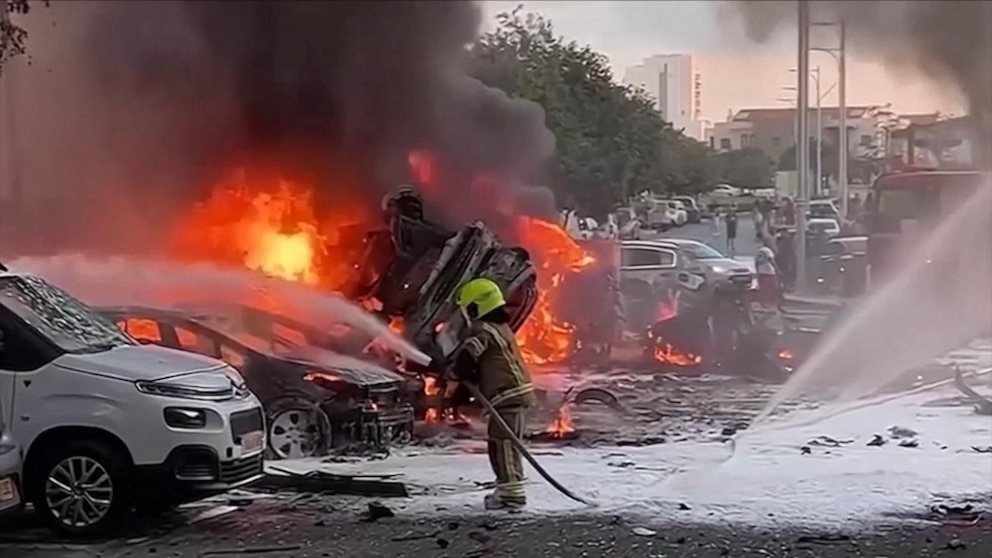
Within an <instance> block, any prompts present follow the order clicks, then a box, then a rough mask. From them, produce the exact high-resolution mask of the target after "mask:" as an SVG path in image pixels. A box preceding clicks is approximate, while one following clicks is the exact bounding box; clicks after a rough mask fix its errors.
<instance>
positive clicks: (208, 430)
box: [0, 266, 265, 535]
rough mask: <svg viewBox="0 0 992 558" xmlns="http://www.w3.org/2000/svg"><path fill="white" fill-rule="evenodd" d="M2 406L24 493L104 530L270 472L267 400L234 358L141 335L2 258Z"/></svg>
mask: <svg viewBox="0 0 992 558" xmlns="http://www.w3.org/2000/svg"><path fill="white" fill-rule="evenodd" d="M0 409H3V411H4V412H5V416H4V417H3V418H4V420H3V421H0V424H4V423H5V424H6V425H7V430H8V432H9V435H10V436H12V438H10V439H11V440H17V442H18V443H19V444H20V447H21V453H23V457H22V459H21V462H22V463H23V472H22V474H21V475H20V479H21V488H23V491H24V494H23V496H24V499H25V500H26V501H30V502H32V503H33V504H34V508H35V510H36V511H37V512H38V513H39V514H41V516H42V518H43V519H44V520H45V521H46V522H47V523H48V524H49V525H50V526H51V527H52V528H54V529H56V530H59V531H62V532H65V533H67V534H72V535H90V534H96V533H99V532H101V531H105V530H106V529H107V528H110V527H112V526H113V525H114V524H115V522H117V521H119V519H120V518H121V516H122V515H123V514H125V513H127V512H130V511H131V510H133V509H148V510H155V509H161V508H167V507H169V506H171V505H174V504H177V503H181V502H183V501H189V500H195V499H198V498H201V497H203V496H206V495H210V494H215V493H218V492H223V491H226V490H229V489H231V488H234V487H238V486H243V485H246V484H249V483H251V482H253V481H255V480H257V479H259V478H260V477H261V476H262V469H263V463H262V450H263V448H264V447H265V438H264V432H265V427H264V424H263V418H262V416H263V415H262V406H261V404H260V403H259V401H258V399H257V398H256V397H255V396H254V395H253V394H252V393H250V392H249V391H248V390H247V389H246V388H245V387H244V381H243V380H242V378H241V376H240V375H239V374H238V373H237V372H236V371H235V370H234V369H232V368H231V367H230V366H228V365H226V364H224V363H222V362H220V361H217V360H214V359H211V358H207V357H203V356H199V355H195V354H191V353H185V352H179V351H174V350H171V349H166V348H162V347H156V346H150V345H141V344H139V343H138V342H137V341H135V340H134V339H132V338H131V337H129V336H127V335H126V334H124V333H122V332H121V331H120V330H118V329H117V328H116V327H114V324H112V323H110V322H109V321H107V320H106V319H105V318H103V317H102V316H100V315H98V314H96V313H95V312H93V311H91V310H90V309H89V308H87V307H86V306H85V305H84V304H83V303H81V302H79V301H78V300H76V299H75V298H73V297H72V296H70V295H69V294H67V293H66V292H64V291H62V290H61V289H59V288H57V287H55V286H53V285H51V284H49V283H47V282H45V281H44V280H43V279H41V278H39V277H35V276H32V275H28V274H22V273H13V272H10V271H7V270H5V269H4V268H2V266H0Z"/></svg>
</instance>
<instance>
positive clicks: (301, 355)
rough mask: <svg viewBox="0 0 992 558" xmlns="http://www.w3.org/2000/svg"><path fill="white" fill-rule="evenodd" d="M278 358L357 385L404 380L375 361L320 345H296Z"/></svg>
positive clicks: (392, 382)
mask: <svg viewBox="0 0 992 558" xmlns="http://www.w3.org/2000/svg"><path fill="white" fill-rule="evenodd" d="M279 358H280V359H282V360H284V361H286V362H289V363H292V364H297V365H300V366H304V367H307V368H314V369H318V370H324V371H327V372H331V373H333V374H334V375H335V376H338V377H340V378H341V379H342V380H344V381H346V382H348V383H351V384H355V385H359V386H372V385H377V384H395V383H398V382H403V381H404V380H405V378H404V377H403V376H401V375H399V374H397V373H396V372H393V371H391V370H387V369H385V368H383V367H381V366H379V365H377V364H375V363H372V362H367V361H364V360H360V359H357V358H354V357H349V356H346V355H342V354H338V353H334V352H331V351H328V350H326V349H321V348H320V347H297V348H295V349H293V350H292V351H290V352H286V353H282V354H280V355H279Z"/></svg>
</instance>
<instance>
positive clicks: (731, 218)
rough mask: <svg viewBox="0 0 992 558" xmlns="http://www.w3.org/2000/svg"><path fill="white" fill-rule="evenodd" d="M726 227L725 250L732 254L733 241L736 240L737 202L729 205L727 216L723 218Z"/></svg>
mask: <svg viewBox="0 0 992 558" xmlns="http://www.w3.org/2000/svg"><path fill="white" fill-rule="evenodd" d="M724 222H725V223H726V227H725V228H726V229H727V252H728V253H730V255H731V256H733V255H734V250H735V245H734V244H735V241H736V240H737V204H736V203H735V204H733V205H731V206H730V211H728V212H727V217H726V219H725V220H724Z"/></svg>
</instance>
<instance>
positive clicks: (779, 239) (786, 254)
mask: <svg viewBox="0 0 992 558" xmlns="http://www.w3.org/2000/svg"><path fill="white" fill-rule="evenodd" d="M793 230H794V229H792V228H790V227H781V228H780V229H779V230H778V234H777V235H776V238H775V242H776V246H775V263H776V268H777V269H778V271H779V280H780V281H779V282H780V284H781V288H782V290H783V291H791V290H793V289H794V288H795V284H796V269H797V268H796V242H795V239H796V236H795V234H794V233H793Z"/></svg>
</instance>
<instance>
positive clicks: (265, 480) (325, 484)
mask: <svg viewBox="0 0 992 558" xmlns="http://www.w3.org/2000/svg"><path fill="white" fill-rule="evenodd" d="M270 469H271V470H272V471H275V474H273V473H268V472H267V473H266V474H265V476H264V477H262V479H261V480H260V481H258V484H257V485H256V486H258V487H260V488H268V489H274V490H295V491H299V492H312V493H318V494H340V495H347V496H374V497H384V498H408V497H409V496H410V493H409V491H408V490H407V487H406V485H405V484H403V483H402V482H399V481H393V480H387V479H389V478H391V477H394V476H395V475H376V476H372V475H362V476H351V475H336V474H332V473H327V472H325V471H309V472H307V473H297V472H293V471H288V470H286V469H278V468H275V467H270Z"/></svg>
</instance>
